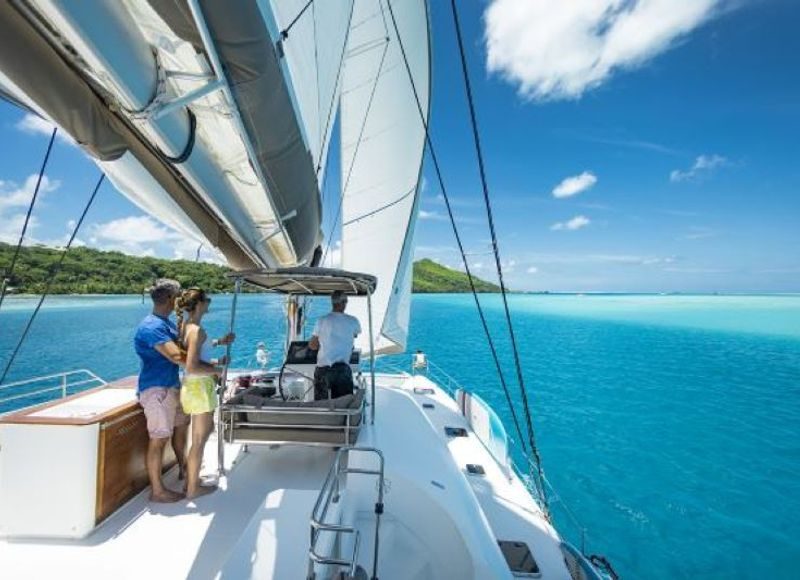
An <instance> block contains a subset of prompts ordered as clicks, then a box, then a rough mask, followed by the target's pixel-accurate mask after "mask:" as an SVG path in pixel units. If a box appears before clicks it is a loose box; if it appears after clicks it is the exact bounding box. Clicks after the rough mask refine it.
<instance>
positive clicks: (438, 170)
mask: <svg viewBox="0 0 800 580" xmlns="http://www.w3.org/2000/svg"><path fill="white" fill-rule="evenodd" d="M386 4H387V6H388V7H389V15H390V17H391V20H392V26H393V27H394V31H395V34H396V35H397V41H398V46H399V47H400V53H401V54H402V56H403V62H404V63H405V67H406V72H407V73H408V79H409V81H410V82H411V90H412V91H413V93H414V99H415V101H416V103H417V110H418V111H419V118H420V121H421V122H422V127H423V128H424V129H425V143H426V144H427V146H428V152H429V153H430V156H431V160H432V161H433V167H434V170H435V173H436V178H437V180H438V182H439V189H440V190H441V192H442V197H443V198H444V202H445V207H446V208H447V215H448V216H449V218H450V225H451V226H452V228H453V235H454V237H455V239H456V244H457V245H458V251H459V252H460V254H461V260H462V262H463V263H464V271H465V273H466V274H467V280H469V286H470V290H471V291H472V297H473V299H474V300H475V307H476V308H477V310H478V317H479V318H480V320H481V325H482V326H483V332H484V334H486V341H487V343H488V344H489V350H490V351H491V353H492V359H493V361H494V365H495V368H496V369H497V376H498V378H499V379H500V384H501V385H502V387H503V393H504V394H505V397H506V402H507V403H508V408H509V410H510V411H511V417H512V419H513V421H514V427H515V428H516V432H517V436H518V437H519V442H520V445H521V446H522V450H523V451H524V452H525V454H526V455H527V453H528V448H527V445H526V444H525V438H524V437H523V435H522V428H521V427H520V423H519V419H518V418H517V412H516V410H515V409H514V404H513V402H512V400H511V393H510V392H509V390H508V385H507V383H506V380H505V375H503V369H502V366H501V364H500V358H499V356H498V354H497V349H496V348H495V345H494V340H492V335H491V332H490V331H489V324H488V322H487V321H486V316H485V314H484V312H483V307H482V306H481V302H480V300H479V299H478V291H477V290H476V289H475V283H474V281H473V280H472V273H471V272H470V269H469V262H468V260H467V256H466V252H465V251H464V245H463V243H462V242H461V235H460V234H459V233H458V226H457V225H456V220H455V217H454V216H453V208H452V207H451V205H450V196H449V195H448V194H447V188H446V187H445V185H444V178H443V177H442V171H441V168H440V167H439V159H438V158H437V156H436V149H435V148H434V146H433V140H432V139H431V136H430V131H429V129H428V122H427V121H426V120H425V113H424V112H423V110H422V103H421V102H420V100H419V93H418V91H417V85H416V83H415V82H414V76H413V74H412V73H411V66H410V65H409V64H408V58H407V56H406V50H405V47H404V46H403V40H402V39H401V38H400V30H399V29H398V27H397V20H396V19H395V17H394V10H393V9H392V3H391V1H389V0H387V2H386Z"/></svg>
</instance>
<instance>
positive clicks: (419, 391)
mask: <svg viewBox="0 0 800 580" xmlns="http://www.w3.org/2000/svg"><path fill="white" fill-rule="evenodd" d="M414 394H415V395H432V394H433V389H432V388H430V387H414Z"/></svg>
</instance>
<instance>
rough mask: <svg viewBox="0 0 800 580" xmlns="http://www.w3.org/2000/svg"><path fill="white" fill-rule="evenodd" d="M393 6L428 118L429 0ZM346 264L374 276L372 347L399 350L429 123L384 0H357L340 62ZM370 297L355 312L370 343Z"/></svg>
mask: <svg viewBox="0 0 800 580" xmlns="http://www.w3.org/2000/svg"><path fill="white" fill-rule="evenodd" d="M391 7H392V10H393V11H394V16H395V19H396V21H397V28H398V30H399V34H400V37H401V39H402V43H403V48H404V49H405V52H406V57H407V59H408V64H409V66H410V68H411V72H412V76H413V79H414V84H415V86H416V90H417V94H418V96H419V99H420V105H421V107H422V111H423V114H424V116H425V120H426V122H427V115H428V103H429V94H430V38H429V33H428V15H427V10H426V3H425V0H392V1H391ZM341 84H342V88H341V92H342V94H341V99H340V101H341V111H340V115H341V121H340V122H341V139H342V152H341V155H342V191H343V194H342V195H343V201H342V216H341V220H342V221H341V223H342V267H343V268H344V269H346V270H351V271H355V272H366V273H370V274H374V275H375V276H377V277H378V288H377V290H376V292H375V295H374V296H373V298H372V312H373V333H374V336H373V338H374V340H375V350H376V352H379V353H391V352H401V351H402V350H404V349H405V346H406V339H407V333H408V319H409V306H410V295H411V266H412V258H413V236H414V226H415V223H416V217H417V206H418V198H419V185H420V172H421V167H422V157H423V153H424V147H425V129H424V127H423V124H422V121H421V120H420V115H419V110H418V107H417V102H416V100H415V98H414V91H413V89H412V86H411V82H410V80H409V76H408V72H407V70H406V66H405V63H404V61H403V54H402V52H401V49H400V43H399V42H398V38H397V35H396V34H395V29H394V25H393V23H392V18H391V15H390V12H389V7H388V5H387V0H379V1H375V0H356V1H355V4H354V7H353V17H352V23H351V27H350V33H349V37H348V45H347V53H346V54H345V61H344V68H343V70H342V83H341ZM366 306H367V305H366V302H365V301H362V300H353V301H352V306H351V311H352V313H353V314H354V315H356V316H358V318H359V320H360V321H361V323H362V328H363V329H364V332H363V333H362V335H361V337H360V338H359V344H358V346H360V347H361V348H367V347H368V345H369V336H368V335H367V328H368V327H367V308H366Z"/></svg>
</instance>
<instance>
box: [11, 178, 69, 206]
mask: <svg viewBox="0 0 800 580" xmlns="http://www.w3.org/2000/svg"><path fill="white" fill-rule="evenodd" d="M38 178H39V175H38V174H33V175H29V176H28V177H27V179H25V183H24V184H22V185H21V186H20V185H17V184H16V183H14V182H13V181H0V216H2V214H3V213H4V212H5V211H7V210H9V209H11V208H23V207H24V208H26V209H27V207H28V206H29V205H30V203H31V199H32V198H33V192H34V190H35V189H36V181H37V180H38ZM60 185H61V183H60V182H59V181H57V180H54V179H50V178H49V177H47V175H43V176H42V183H41V185H40V186H39V200H41V198H42V197H43V196H44V195H45V194H48V193H52V192H54V191H55V190H57V189H58V188H59V187H60ZM37 203H38V201H37Z"/></svg>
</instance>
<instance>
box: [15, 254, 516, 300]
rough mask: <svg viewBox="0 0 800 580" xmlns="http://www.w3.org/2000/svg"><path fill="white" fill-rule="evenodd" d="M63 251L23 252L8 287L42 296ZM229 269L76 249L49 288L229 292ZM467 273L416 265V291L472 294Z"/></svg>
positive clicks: (485, 287)
mask: <svg viewBox="0 0 800 580" xmlns="http://www.w3.org/2000/svg"><path fill="white" fill-rule="evenodd" d="M61 253H62V251H61V250H60V249H57V248H50V247H47V246H24V247H22V248H21V249H20V253H19V257H18V258H17V264H16V266H15V268H14V273H13V274H12V275H11V277H10V279H9V282H8V287H9V290H11V291H12V292H13V293H17V294H41V293H42V292H43V291H44V289H45V286H46V284H47V280H48V279H49V278H50V277H51V272H52V271H53V269H54V268H55V267H56V263H57V262H58V260H59V258H60V256H61ZM13 254H14V246H12V245H10V244H6V243H3V242H0V275H2V274H4V273H5V272H6V270H7V268H8V267H9V265H10V264H11V259H12V256H13ZM229 271H230V270H229V269H228V268H226V267H224V266H220V265H218V264H210V263H207V262H194V261H190V260H166V259H163V258H152V257H147V256H144V257H140V256H130V255H128V254H123V253H121V252H107V251H102V250H96V249H93V248H87V247H76V248H72V249H71V250H70V251H69V253H68V254H67V255H66V257H65V258H64V263H63V265H62V267H61V271H60V272H59V273H58V274H57V275H56V277H55V278H54V279H53V281H52V283H51V285H50V293H51V294H140V293H141V292H142V291H143V290H144V289H145V288H146V287H147V286H149V285H150V284H151V283H152V282H153V280H154V279H156V278H174V279H176V280H178V281H179V282H180V283H181V284H182V285H183V286H184V287H190V286H199V287H201V288H205V289H207V290H209V291H211V292H229V291H232V290H233V284H232V283H231V282H230V281H229V280H228V279H227V278H226V277H225V274H226V273H228V272H229ZM472 279H473V282H474V284H475V287H476V289H477V290H478V291H479V292H499V290H500V289H499V288H498V287H497V286H495V285H494V284H490V283H488V282H484V281H483V280H479V279H478V278H475V277H474V276H473V278H472ZM469 290H470V288H469V280H468V279H467V275H466V274H464V273H463V272H458V271H456V270H451V269H450V268H447V267H445V266H442V265H441V264H437V263H436V262H434V261H433V260H429V259H427V258H426V259H422V260H419V261H417V262H415V263H414V283H413V291H414V292H424V293H432V292H442V293H447V292H469Z"/></svg>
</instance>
